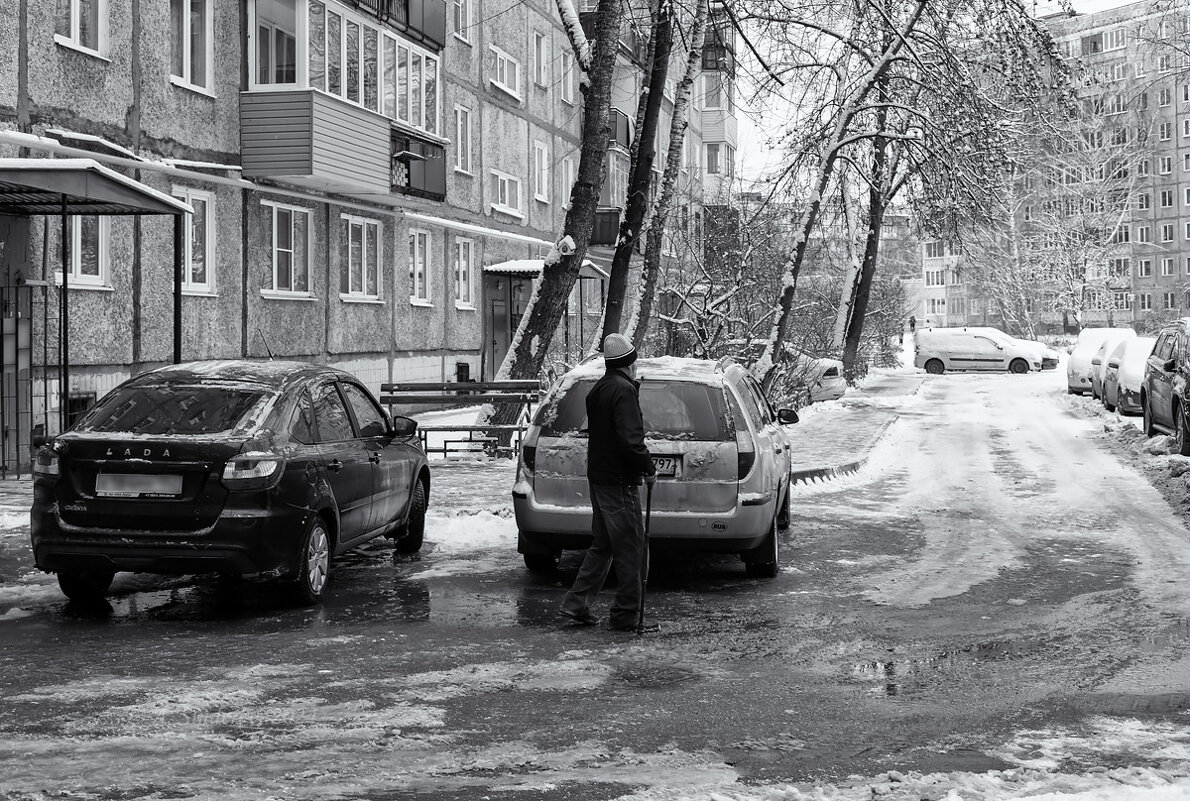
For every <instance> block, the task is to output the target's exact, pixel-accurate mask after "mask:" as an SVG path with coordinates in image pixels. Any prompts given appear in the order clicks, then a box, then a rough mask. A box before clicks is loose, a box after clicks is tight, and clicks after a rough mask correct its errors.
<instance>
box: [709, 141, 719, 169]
mask: <svg viewBox="0 0 1190 801" xmlns="http://www.w3.org/2000/svg"><path fill="white" fill-rule="evenodd" d="M718 174H719V144H718V143H717V142H712V143H710V144H708V145H707V175H718Z"/></svg>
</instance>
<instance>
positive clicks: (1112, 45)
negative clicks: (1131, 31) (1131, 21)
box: [1103, 27, 1128, 50]
mask: <svg viewBox="0 0 1190 801" xmlns="http://www.w3.org/2000/svg"><path fill="white" fill-rule="evenodd" d="M1127 45H1128V29H1127V28H1124V27H1120V28H1112V29H1111V30H1110V31H1107V32H1106V33H1104V34H1103V49H1104V50H1122V49H1123V48H1124V47H1126V46H1127Z"/></svg>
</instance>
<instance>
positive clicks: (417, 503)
mask: <svg viewBox="0 0 1190 801" xmlns="http://www.w3.org/2000/svg"><path fill="white" fill-rule="evenodd" d="M425 537H426V485H425V484H423V483H421V481H418V482H417V483H416V484H414V485H413V500H412V501H411V502H410V504H409V519H408V520H407V521H406V522H405V531H404V534H403V535H402V536H401V537H400V539H398V540H397V553H417V552H418V551H420V550H421V544H422V541H423V540H424V539H425Z"/></svg>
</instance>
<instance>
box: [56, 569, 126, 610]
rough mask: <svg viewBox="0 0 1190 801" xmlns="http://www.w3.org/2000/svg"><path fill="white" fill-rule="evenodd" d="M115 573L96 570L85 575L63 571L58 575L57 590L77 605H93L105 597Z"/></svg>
mask: <svg viewBox="0 0 1190 801" xmlns="http://www.w3.org/2000/svg"><path fill="white" fill-rule="evenodd" d="M115 576H116V574H115V571H111V570H98V571H92V572H87V573H75V572H71V571H64V572H59V573H58V588H59V589H61V590H62V594H63V595H65V596H66V597H67V598H69V599H70V600H72V601H75V602H77V603H94V602H95V601H102V600H103V599H104V598H106V597H107V591H108V588H109V587H111V586H112V579H113V578H115Z"/></svg>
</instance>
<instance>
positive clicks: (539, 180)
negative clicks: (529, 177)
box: [533, 142, 550, 203]
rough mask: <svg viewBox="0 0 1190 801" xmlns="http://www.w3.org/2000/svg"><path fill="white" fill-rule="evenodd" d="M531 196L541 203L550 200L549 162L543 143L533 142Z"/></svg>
mask: <svg viewBox="0 0 1190 801" xmlns="http://www.w3.org/2000/svg"><path fill="white" fill-rule="evenodd" d="M533 198H534V199H535V200H540V201H542V202H543V203H548V202H549V200H550V162H549V155H548V154H547V153H546V150H545V145H544V144H543V143H541V142H534V143H533Z"/></svg>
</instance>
